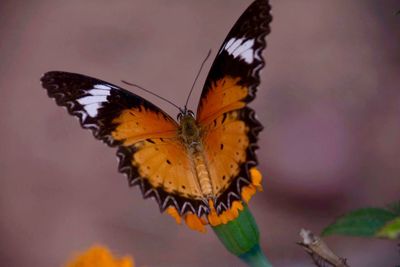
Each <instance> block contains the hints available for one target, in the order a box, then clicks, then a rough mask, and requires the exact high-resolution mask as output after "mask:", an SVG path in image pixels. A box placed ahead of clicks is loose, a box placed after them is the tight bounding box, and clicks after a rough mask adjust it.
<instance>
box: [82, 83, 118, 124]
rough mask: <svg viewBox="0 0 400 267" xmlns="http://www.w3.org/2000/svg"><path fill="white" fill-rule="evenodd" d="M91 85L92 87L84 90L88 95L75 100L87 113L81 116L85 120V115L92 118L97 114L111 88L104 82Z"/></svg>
mask: <svg viewBox="0 0 400 267" xmlns="http://www.w3.org/2000/svg"><path fill="white" fill-rule="evenodd" d="M93 87H94V88H93V89H90V90H87V91H86V92H87V93H88V94H89V95H86V96H84V97H81V98H78V99H77V100H76V101H77V102H78V103H79V104H81V105H82V106H83V109H84V111H86V113H87V114H83V115H85V116H82V120H83V121H85V120H86V115H89V116H90V117H92V118H94V117H96V116H97V114H98V110H99V109H100V108H101V107H102V106H103V103H105V102H107V97H108V96H109V95H110V94H111V89H113V87H111V86H108V85H104V84H96V85H94V86H93Z"/></svg>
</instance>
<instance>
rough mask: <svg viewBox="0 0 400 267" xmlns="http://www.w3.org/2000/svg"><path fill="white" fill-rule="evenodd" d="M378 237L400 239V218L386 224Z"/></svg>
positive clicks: (377, 234)
mask: <svg viewBox="0 0 400 267" xmlns="http://www.w3.org/2000/svg"><path fill="white" fill-rule="evenodd" d="M376 236H377V237H383V238H389V239H396V238H400V217H397V218H395V219H393V220H391V221H389V222H388V223H386V224H385V225H384V226H383V227H382V228H381V229H380V230H379V231H378V233H376Z"/></svg>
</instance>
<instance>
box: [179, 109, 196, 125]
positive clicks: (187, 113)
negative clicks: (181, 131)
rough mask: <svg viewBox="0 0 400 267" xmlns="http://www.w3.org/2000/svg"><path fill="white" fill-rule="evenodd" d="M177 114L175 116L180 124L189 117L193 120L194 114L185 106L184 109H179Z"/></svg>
mask: <svg viewBox="0 0 400 267" xmlns="http://www.w3.org/2000/svg"><path fill="white" fill-rule="evenodd" d="M179 111H180V112H179V114H178V116H177V119H178V121H179V122H180V123H181V122H182V120H187V119H189V117H191V118H192V119H194V112H193V111H192V110H190V109H188V108H187V107H186V106H185V108H183V109H182V108H179Z"/></svg>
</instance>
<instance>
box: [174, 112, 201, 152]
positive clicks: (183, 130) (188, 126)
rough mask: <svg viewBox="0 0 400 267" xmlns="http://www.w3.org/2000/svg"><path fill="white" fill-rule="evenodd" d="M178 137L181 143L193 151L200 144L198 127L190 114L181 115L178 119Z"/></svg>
mask: <svg viewBox="0 0 400 267" xmlns="http://www.w3.org/2000/svg"><path fill="white" fill-rule="evenodd" d="M179 136H180V137H181V139H182V141H183V143H184V144H185V145H186V146H188V147H190V148H193V149H195V147H196V146H197V145H198V144H199V143H200V127H199V126H198V125H197V123H196V120H195V118H194V117H193V116H192V115H191V114H187V115H183V116H182V117H181V118H180V125H179Z"/></svg>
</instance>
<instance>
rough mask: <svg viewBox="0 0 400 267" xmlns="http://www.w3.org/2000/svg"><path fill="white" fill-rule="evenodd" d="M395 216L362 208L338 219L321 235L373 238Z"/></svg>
mask: <svg viewBox="0 0 400 267" xmlns="http://www.w3.org/2000/svg"><path fill="white" fill-rule="evenodd" d="M394 218H396V214H395V213H393V212H391V211H389V210H385V209H379V208H363V209H359V210H356V211H352V212H350V213H348V214H346V215H344V216H343V217H340V218H339V219H337V220H336V222H334V223H333V224H331V225H329V226H328V227H326V228H325V229H324V230H323V231H322V234H321V235H331V234H342V235H350V236H365V237H369V236H374V235H375V233H376V232H377V231H378V230H379V229H381V228H382V227H383V226H384V225H385V224H386V223H387V222H389V221H391V220H393V219H394Z"/></svg>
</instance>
